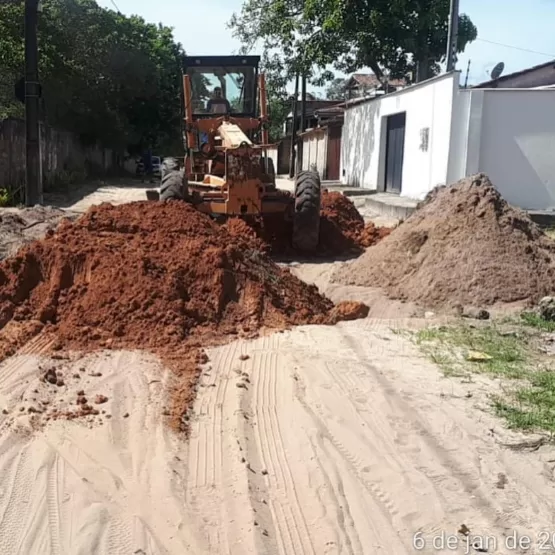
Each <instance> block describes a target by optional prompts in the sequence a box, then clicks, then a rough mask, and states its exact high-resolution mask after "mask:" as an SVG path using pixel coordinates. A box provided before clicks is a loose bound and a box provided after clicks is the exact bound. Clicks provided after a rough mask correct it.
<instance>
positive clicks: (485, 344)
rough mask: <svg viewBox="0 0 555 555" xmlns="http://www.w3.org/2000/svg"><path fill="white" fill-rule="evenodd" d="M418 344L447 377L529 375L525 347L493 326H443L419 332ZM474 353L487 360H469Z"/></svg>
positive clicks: (417, 336) (417, 335) (513, 336)
mask: <svg viewBox="0 0 555 555" xmlns="http://www.w3.org/2000/svg"><path fill="white" fill-rule="evenodd" d="M416 343H417V344H418V345H420V347H421V348H422V350H423V351H424V352H425V353H426V354H427V355H428V356H429V357H430V358H431V359H432V360H433V361H434V362H437V361H440V362H439V363H438V364H439V366H440V367H442V368H443V369H444V370H447V371H446V372H445V373H446V374H448V375H459V376H460V375H466V374H468V373H473V372H474V373H484V372H486V373H488V374H491V375H493V376H502V377H506V378H513V379H514V378H522V377H523V376H525V375H526V348H525V346H524V345H523V343H522V341H521V340H520V339H519V337H518V336H515V335H511V334H504V333H503V332H501V331H500V330H498V329H497V328H496V327H494V326H484V327H480V328H478V327H476V328H473V327H470V326H466V325H458V326H441V327H438V328H428V329H424V330H421V331H419V332H417V334H416ZM472 353H480V354H483V355H485V360H482V361H472V360H469V356H470V357H471V355H472Z"/></svg>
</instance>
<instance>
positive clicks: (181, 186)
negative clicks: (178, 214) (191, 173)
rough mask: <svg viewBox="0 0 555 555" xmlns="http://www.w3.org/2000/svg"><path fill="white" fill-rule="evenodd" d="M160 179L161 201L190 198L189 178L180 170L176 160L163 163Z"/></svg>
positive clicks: (169, 159) (165, 160)
mask: <svg viewBox="0 0 555 555" xmlns="http://www.w3.org/2000/svg"><path fill="white" fill-rule="evenodd" d="M161 174H162V177H161V179H160V181H161V183H160V200H161V201H162V202H165V201H168V200H186V199H187V198H188V196H189V191H188V183H187V177H186V176H185V174H184V170H182V169H181V170H180V169H179V163H178V162H177V160H176V159H175V158H166V159H164V161H163V162H162V168H161Z"/></svg>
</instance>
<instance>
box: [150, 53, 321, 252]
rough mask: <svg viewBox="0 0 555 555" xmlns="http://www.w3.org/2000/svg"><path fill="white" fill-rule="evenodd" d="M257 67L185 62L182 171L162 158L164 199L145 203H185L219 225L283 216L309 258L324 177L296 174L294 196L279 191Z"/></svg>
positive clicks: (236, 59) (203, 59)
mask: <svg viewBox="0 0 555 555" xmlns="http://www.w3.org/2000/svg"><path fill="white" fill-rule="evenodd" d="M259 63H260V56H222V57H220V56H217V57H216V56H189V57H186V58H185V62H184V70H183V97H184V108H185V110H184V113H185V128H184V129H185V132H184V134H185V137H184V138H185V151H186V153H185V157H184V161H183V168H180V164H179V162H178V161H177V160H176V159H174V158H169V159H165V160H164V162H163V164H162V174H161V175H162V177H161V185H160V192H159V193H158V191H147V198H149V199H151V200H161V201H168V200H177V199H179V200H187V201H189V202H191V203H192V204H193V205H194V206H195V207H196V209H198V210H199V211H201V212H205V213H207V214H210V215H211V216H213V217H215V218H228V217H244V218H248V217H253V216H262V217H264V216H266V215H270V214H274V215H280V214H281V215H282V217H283V219H284V223H285V222H287V221H289V222H291V221H292V229H293V236H292V238H291V239H292V245H293V247H294V248H296V249H298V250H300V251H312V250H314V249H316V248H317V246H318V237H319V229H320V202H321V183H320V177H319V175H318V173H317V172H313V171H303V172H299V173H298V175H297V176H296V181H295V190H294V194H293V195H292V196H291V195H290V194H289V193H287V192H285V191H282V190H280V189H278V188H277V187H276V173H275V167H274V164H273V161H272V159H271V158H270V157H269V156H268V150H269V149H270V148H271V147H273V146H275V145H270V144H269V139H268V135H269V133H268V127H269V120H268V112H267V99H266V82H265V76H264V74H263V73H259ZM278 217H279V216H278Z"/></svg>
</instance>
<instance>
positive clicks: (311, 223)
mask: <svg viewBox="0 0 555 555" xmlns="http://www.w3.org/2000/svg"><path fill="white" fill-rule="evenodd" d="M321 199H322V188H321V182H320V176H319V175H318V173H317V172H312V171H303V172H300V173H299V174H298V175H297V180H296V182H295V211H294V215H293V248H294V249H296V250H299V251H303V252H310V251H315V250H316V249H317V248H318V243H319V238H320V204H321Z"/></svg>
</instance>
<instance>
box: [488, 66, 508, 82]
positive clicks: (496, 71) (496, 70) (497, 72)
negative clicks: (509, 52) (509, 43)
mask: <svg viewBox="0 0 555 555" xmlns="http://www.w3.org/2000/svg"><path fill="white" fill-rule="evenodd" d="M504 69H505V64H504V63H503V62H499V63H498V64H497V65H496V66H495V67H494V68H493V69H492V70H491V73H490V77H491V78H492V79H499V77H500V75H501V74H502V73H503V70H504Z"/></svg>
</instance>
